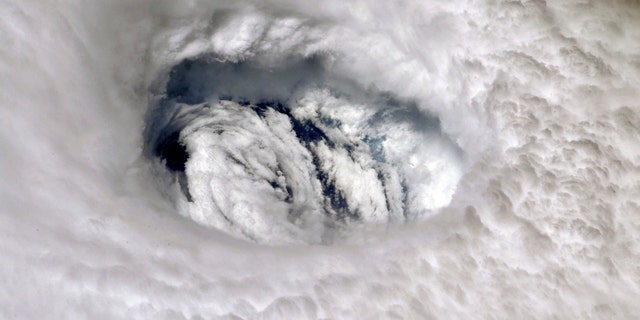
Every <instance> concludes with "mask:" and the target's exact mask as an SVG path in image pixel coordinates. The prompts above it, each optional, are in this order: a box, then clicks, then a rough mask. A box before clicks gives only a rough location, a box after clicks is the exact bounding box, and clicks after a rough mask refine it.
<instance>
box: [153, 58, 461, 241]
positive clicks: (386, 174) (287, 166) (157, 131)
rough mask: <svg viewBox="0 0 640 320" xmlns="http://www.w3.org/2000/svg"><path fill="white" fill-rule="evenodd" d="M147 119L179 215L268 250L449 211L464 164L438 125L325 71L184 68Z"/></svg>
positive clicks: (196, 63)
mask: <svg viewBox="0 0 640 320" xmlns="http://www.w3.org/2000/svg"><path fill="white" fill-rule="evenodd" d="M168 74H169V76H168V79H167V81H166V89H165V90H164V92H165V94H164V95H163V97H162V99H160V101H159V102H158V103H157V104H156V105H153V106H151V108H150V111H149V113H148V116H147V130H146V139H145V141H146V144H147V146H146V149H147V150H148V153H149V155H150V157H151V158H152V159H156V162H157V163H158V164H159V165H160V166H164V168H165V169H164V170H165V171H166V173H167V174H168V175H169V176H172V177H173V179H172V180H171V181H173V182H171V184H173V185H175V187H173V189H172V190H175V193H176V194H175V195H174V197H172V198H173V199H174V201H176V202H177V204H179V205H177V206H176V207H178V208H180V211H181V213H182V214H184V215H186V216H189V217H191V218H192V219H194V220H195V221H196V222H198V223H201V224H203V225H206V226H209V227H212V228H215V229H219V230H222V231H224V232H226V233H229V234H231V235H234V236H238V237H241V238H245V239H250V240H253V241H257V242H260V243H269V244H279V243H309V244H314V243H323V244H330V243H333V242H335V241H337V240H339V239H340V238H342V237H344V236H347V235H348V234H349V233H351V232H356V230H357V229H359V228H362V227H367V226H384V225H389V224H392V225H399V224H404V223H407V222H411V221H414V220H416V219H420V218H421V217H424V216H428V215H430V214H432V213H433V212H435V211H437V210H438V209H440V208H442V207H444V206H446V205H447V204H448V203H449V202H450V200H451V196H452V195H453V193H454V191H455V188H456V185H457V182H458V180H459V179H460V172H461V161H462V158H463V156H462V152H461V151H460V149H459V148H457V146H456V145H455V144H454V143H453V142H452V141H450V140H449V139H448V138H447V136H446V135H444V134H443V133H442V132H441V130H440V122H439V120H438V119H437V118H436V117H434V116H431V115H429V114H427V113H425V112H423V111H422V109H421V108H419V106H418V105H416V104H415V103H413V102H411V101H401V100H400V99H398V98H396V97H394V95H393V94H392V93H388V92H377V91H374V90H366V89H364V88H361V87H359V86H358V85H356V81H353V79H346V78H344V77H340V76H337V75H333V74H331V72H329V71H328V70H327V69H325V68H324V65H323V62H322V59H320V58H308V59H299V60H296V61H294V62H290V63H288V64H286V65H278V66H275V67H274V66H269V67H266V66H264V65H261V64H259V63H257V62H254V61H245V62H240V63H224V62H218V61H216V60H214V59H205V58H202V59H196V60H188V61H183V62H181V63H179V64H177V65H175V66H174V67H173V68H172V69H171V70H170V72H168Z"/></svg>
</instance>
